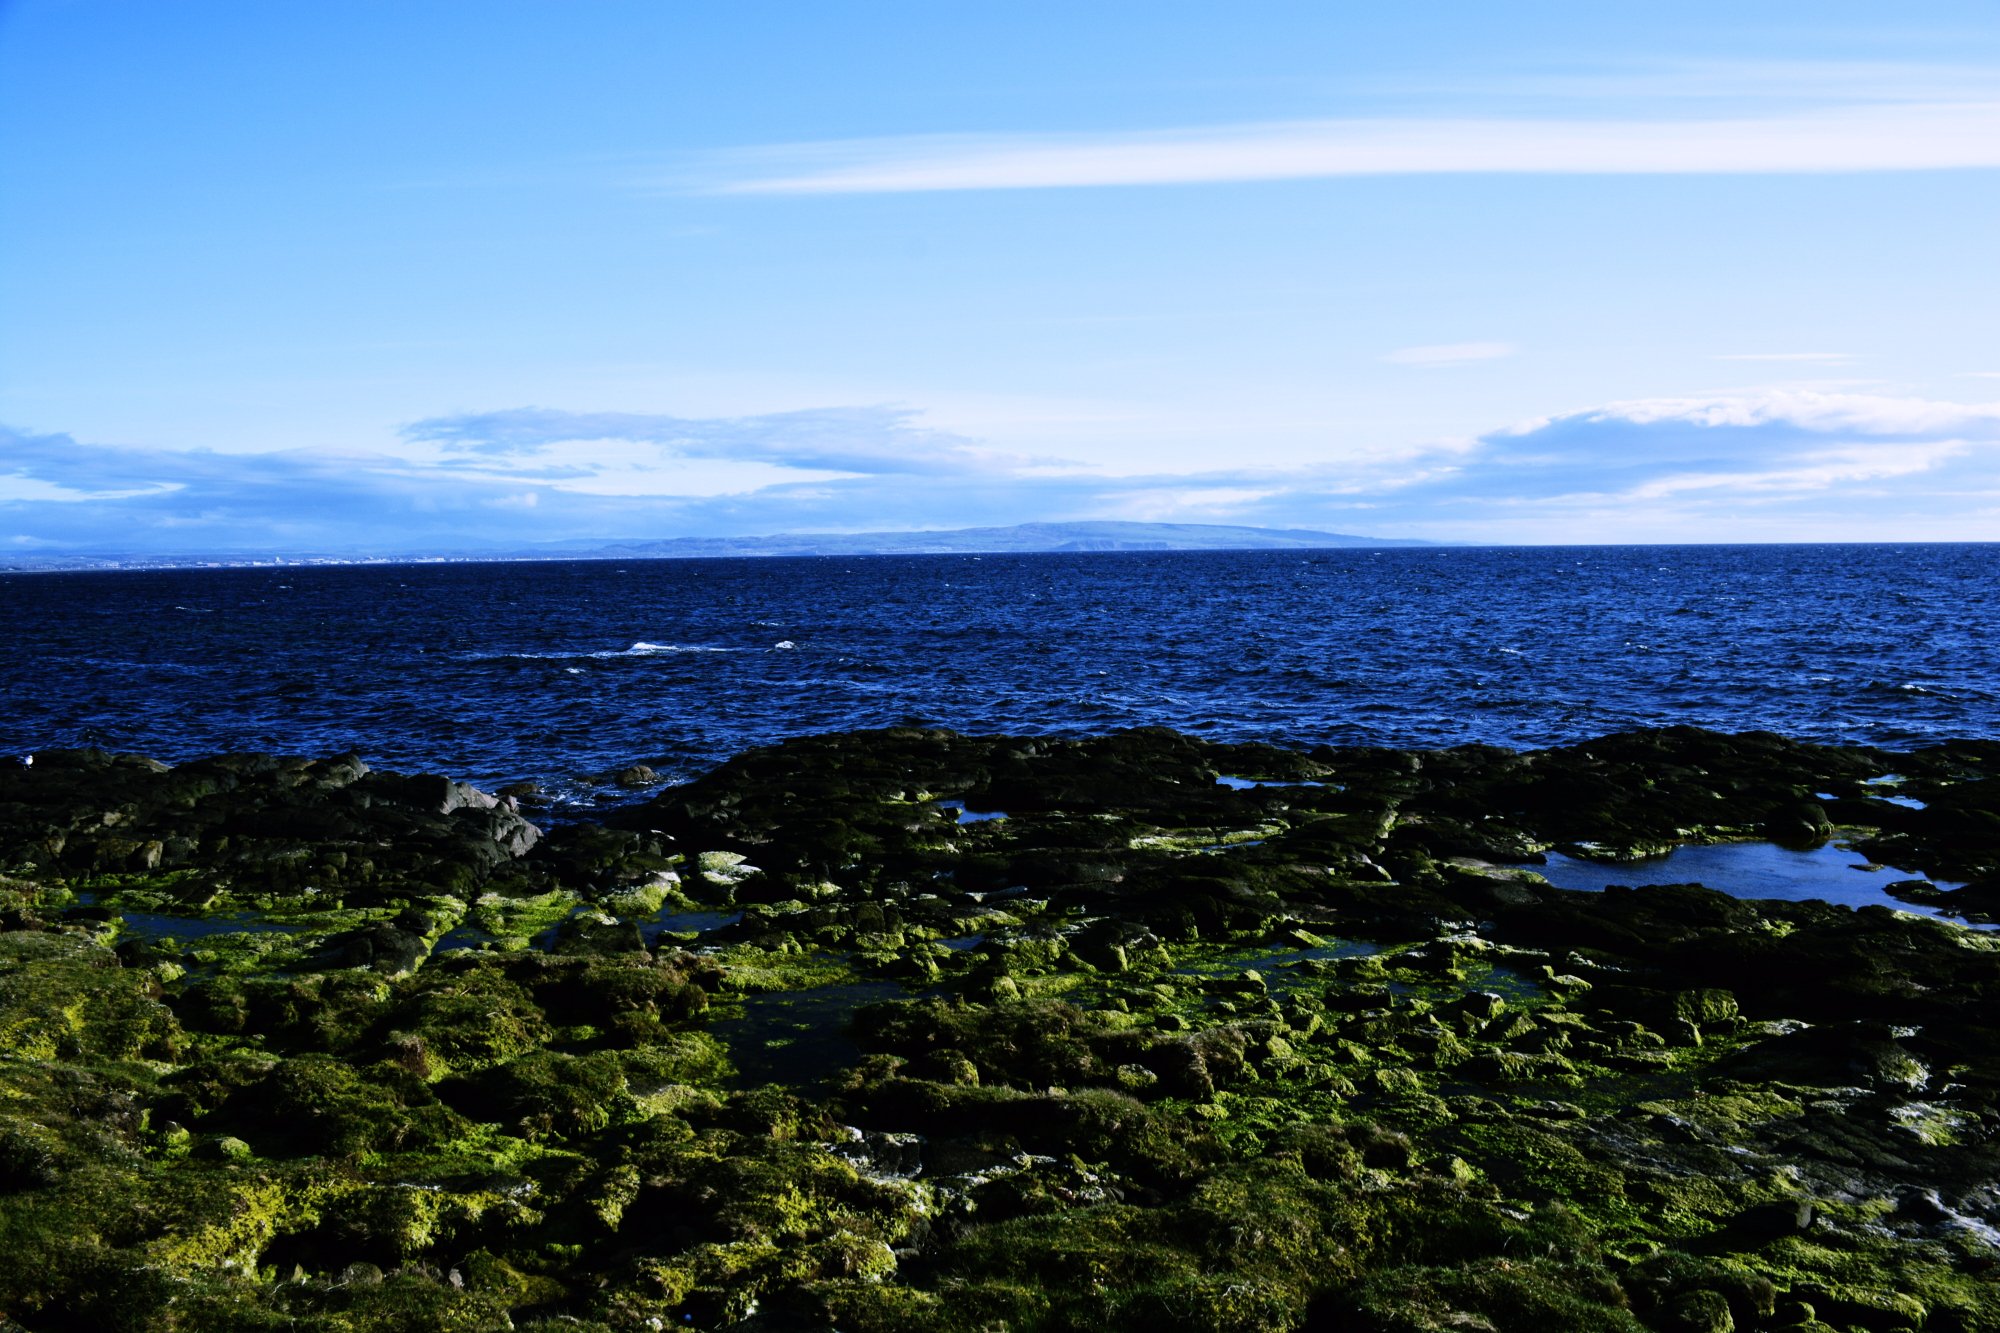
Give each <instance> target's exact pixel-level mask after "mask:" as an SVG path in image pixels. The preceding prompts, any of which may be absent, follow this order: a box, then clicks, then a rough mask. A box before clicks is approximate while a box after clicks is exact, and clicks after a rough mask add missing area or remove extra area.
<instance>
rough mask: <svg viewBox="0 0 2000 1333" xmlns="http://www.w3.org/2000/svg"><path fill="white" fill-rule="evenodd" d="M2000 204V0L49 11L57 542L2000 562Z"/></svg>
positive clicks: (19, 179)
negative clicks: (862, 540) (942, 543)
mask: <svg viewBox="0 0 2000 1333" xmlns="http://www.w3.org/2000/svg"><path fill="white" fill-rule="evenodd" d="M1654 10H1661V11H1670V12H1651V11H1654ZM1350 11H1351V12H1350ZM1377 11H1380V12H1377ZM1996 236H2000V21H1996V16H1995V14H1994V11H1993V9H1992V7H1991V5H1990V4H1989V3H1984V2H1983V0H1982V3H1963V4H1949V3H1914V4H1908V5H1902V6H1895V7H1885V6H1881V5H1879V4H1866V5H1863V4H1843V3H1760V4H1754V5H1745V4H1742V3H1740V2H1739V3H1733V4H1728V5H1718V4H1706V3H1685V4H1679V5H1674V6H1649V7H1641V6H1622V5H1620V6H1607V5H1603V4H1568V3H1564V4H1555V3H1548V4H1533V3H1526V4H1509V5H1505V6H1496V5H1487V4H1474V3H1445V4H1435V5H1428V6H1367V7H1363V6H1329V5H1308V4H1258V3H1246V4H1240V5H1235V6H1229V7H1226V8H1225V7H1222V6H1216V5H1213V4H1176V3H1161V2H1160V0H1153V2H1152V3H1146V4H1125V3H1100V4H1093V5H1089V6H1077V5H1061V6H1058V5H1053V4H1036V3H1017V4H1012V5H1007V6H981V7H973V6H948V5H937V4H935V3H931V4H922V5H918V4H907V5H905V4H887V3H880V4H852V3H827V4H821V5H813V6H799V5H777V4H756V3H736V4H727V5H725V4H719V3H718V4H694V3H676V4H667V3H651V2H649V3H615V2H613V0H591V3H585V4H573V5H559V4H555V3H547V2H544V3H534V4H509V3H501V2H499V0H482V2H481V3H479V4H471V3H455V4H434V3H423V2H422V0H398V2H397V3H393V4H390V3H367V2H366V0H354V2H351V3H342V4H330V3H328V4H317V5H308V4H296V5H294V4H287V5H268V4H256V3H249V0H241V2H239V3H228V4H222V3H203V2H201V0H184V2H182V3H176V4H174V5H160V4H155V3H140V2H138V0H14V3H11V4H10V3H6V0H0V552H4V551H9V550H11V551H17V552H30V553H32V552H60V551H67V550H93V551H98V550H132V551H148V552H166V551H181V552H198V551H223V550H269V551H309V550H310V551H376V552H393V551H415V550H427V549H450V548H455V547H459V546H466V547H476V546H479V545H482V544H491V543H501V544H521V543H525V542H531V541H536V540H545V539H558V538H575V537H584V536H603V537H606V538H615V537H666V536H677V535H718V534H729V533H760V532H778V531H807V530H857V529H870V528H904V527H955V526H969V525H974V524H987V523H1007V522H1019V521H1029V520H1057V519H1073V518H1132V519H1162V520H1175V521H1185V522H1219V523H1257V524H1270V525H1276V526H1312V527H1322V528H1328V529H1332V530H1336V531H1345V532H1360V533H1370V534H1377V535H1382V536H1396V537H1406V536H1415V537H1430V538H1438V539H1445V540H1459V541H1539V542H1600V541H1718V540H1722V541H1741V540H1754V541H1770V540H1843V539H1852V540H1919V539H1990V538H1993V537H1995V536H1996V535H2000V263H1996V262H1995V260H1994V252H1995V248H1996V247H1995V242H1994V238H1995V237H1996Z"/></svg>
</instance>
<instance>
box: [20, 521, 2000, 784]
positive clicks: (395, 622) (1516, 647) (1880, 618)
mask: <svg viewBox="0 0 2000 1333" xmlns="http://www.w3.org/2000/svg"><path fill="white" fill-rule="evenodd" d="M0 630H4V633H0V752H14V753H27V752H32V751H34V750H37V749H42V748H47V747H52V746H73V745H97V746H103V747H107V748H112V749H118V750H128V751H136V752H139V753H143V754H149V755H153V756H157V757H159V758H162V759H166V760H169V761H177V760H181V759H186V758H191V757H194V756H197V755H202V754H209V753H214V752H217V751H223V750H245V749H254V750H271V751H280V752H287V753H294V754H306V755H320V754H328V753H334V752H339V751H345V750H357V751H359V752H360V753H361V754H363V755H364V756H365V757H366V758H368V759H369V761H370V762H372V763H375V764H376V765H378V766H381V767H389V768H395V769H402V770H427V771H440V772H447V773H451V774H453V775H455V776H459V777H465V778H470V779H473V780H476V781H479V782H481V783H487V784H494V783H501V782H506V781H510V780H514V779H518V778H534V779H538V780H542V781H544V782H547V783H550V784H552V785H554V786H555V787H556V788H557V789H558V790H562V791H567V792H570V793H571V794H573V795H574V796H575V797H577V798H578V799H588V798H589V796H590V793H591V792H592V790H593V786H594V783H593V779H595V778H597V777H601V776H602V775H604V774H606V773H608V772H609V771H611V770H615V769H617V768H620V767H623V766H625V765H628V764H632V763H635V762H643V763H647V764H650V765H652V766H653V767H655V768H657V769H659V770H660V771H661V773H662V774H663V775H664V776H668V777H685V776H689V775H692V774H693V773H696V772H699V771H701V770H702V769H704V768H706V767H708V766H711V765H713V764H715V763H716V762H718V761H719V760H721V759H723V758H725V757H727V756H728V755H730V754H732V753H734V752H736V751H739V750H741V749H744V748H746V747H748V746H751V745H756V744H760V743H764V742H769V741H774V740H777V739H780V738H782V737H786V736H792V735H798V734H802V733H811V732H820V731H829V730H838V729H845V728H852V727H871V726H882V725H889V724H897V723H924V724H930V725H937V726H945V727H951V728H955V729H959V730H963V731H971V732H1026V733H1048V734H1057V735H1085V734H1094V733H1102V732H1106V731H1110V730H1114V729H1117V728H1121V727H1132V726H1140V725H1150V724H1159V725H1166V726H1171V727H1177V728H1180V729H1183V730H1185V731H1189V732H1193V733H1196V734H1199V735H1203V736H1208V737H1216V738H1231V739H1258V740H1269V741H1275V742H1280V743H1286V744H1301V745H1302V744H1314V743H1320V742H1332V743H1348V744H1352V743H1362V744H1377V745H1399V746H1400V745H1419V746H1443V745H1453V744H1459V743H1462V742H1467V741H1484V742H1491V743H1494V744H1499V745H1507V746H1539V745H1548V744H1554V743H1561V742H1566V741H1573V740H1578V739H1582V738H1586V737H1591V736H1596V735H1601V734H1603V733H1605V732H1609V731H1615V730H1618V729H1620V728H1626V727H1633V726H1640V725H1654V724H1662V723H1676V722H1681V723H1694V724H1697V725H1701V726H1707V727H1716V728H1722V729H1727V730H1749V729H1755V728H1765V729H1770V730H1775V731H1780V732H1785V733H1788V734H1791V735H1794V736H1800V737H1806V738H1812V739H1818V740H1824V741H1861V742H1871V743H1875V744H1880V745H1885V746H1890V747H1895V748H1909V747H1914V746H1918V745H1922V744H1925V743H1927V742H1931V741H1936V740H1939V739H1942V738H1946V737H1954V736H1978V737H1995V736H2000V545H1995V544H1980V545H1909V546H1879V545H1852V546H1841V545H1829V546H1742V547H1726V546H1688V547H1659V546H1647V547H1592V548H1576V547H1531V548H1521V547H1515V548H1437V549H1422V548H1419V549H1402V550H1383V551H1366V550H1339V551H1319V552H1296V551H1290V552H1282V553H1265V552H1220V553H1216V552H1173V553H1164V552H1163V553H1106V554H1078V555H1067V554H1062V555H987V556H962V555H955V556H876V557H839V558H827V559H741V560H687V561H679V560H675V561H633V562H627V563H616V562H607V561H576V562H562V563H534V564H521V563H514V564H426V565H396V566H382V565H373V566H297V567H284V568H272V567H262V568H251V569H209V570H174V571H160V572H147V571H121V572H106V573H94V572H93V573H60V574H53V573H52V574H10V575H0Z"/></svg>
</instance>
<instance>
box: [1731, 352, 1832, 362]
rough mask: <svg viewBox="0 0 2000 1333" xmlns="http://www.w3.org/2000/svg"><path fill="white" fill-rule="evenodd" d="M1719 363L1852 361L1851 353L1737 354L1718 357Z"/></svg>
mask: <svg viewBox="0 0 2000 1333" xmlns="http://www.w3.org/2000/svg"><path fill="white" fill-rule="evenodd" d="M1713 359H1714V360H1717V361H1779V362H1785V361H1798V362H1806V363H1813V364H1820V365H1838V364H1841V363H1843V362H1847V361H1852V360H1853V359H1854V355H1853V353H1851V352H1737V353H1735V354H1734V355H1730V356H1718V357H1715V358H1713Z"/></svg>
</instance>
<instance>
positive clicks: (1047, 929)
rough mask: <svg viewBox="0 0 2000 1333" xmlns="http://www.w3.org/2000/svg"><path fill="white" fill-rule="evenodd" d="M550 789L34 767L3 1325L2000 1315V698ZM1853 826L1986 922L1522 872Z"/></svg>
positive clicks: (26, 769)
mask: <svg viewBox="0 0 2000 1333" xmlns="http://www.w3.org/2000/svg"><path fill="white" fill-rule="evenodd" d="M643 779H644V775H643V774H634V776H633V778H632V780H633V781H635V782H637V781H643ZM536 818H537V815H536V793H535V791H534V790H533V789H532V788H522V789H518V790H509V791H506V792H502V793H497V794H490V795H489V794H487V793H482V792H479V791H476V790H474V789H472V788H471V787H468V786H465V785H464V784H461V783H454V782H452V781H450V780H448V779H446V778H442V777H422V776H419V777H402V776H395V775H389V774H382V773H375V772H370V771H369V770H368V768H367V766H366V765H365V764H364V763H362V762H361V761H360V760H358V759H356V758H355V757H353V756H344V757H337V758H332V759H326V760H320V761H316V762H308V761H304V760H295V759H283V758H275V757H271V756H259V755H235V756H222V757H218V758H215V759H210V760H203V761H198V762H194V763H188V764H182V765H180V766H178V767H173V768H169V767H167V766H166V765H163V764H158V763H155V762H152V761H149V760H145V759H140V758H136V757H132V756H117V755H109V754H104V753H101V752H94V751H64V752H46V753H42V754H38V755H36V756H35V757H34V760H33V762H32V764H31V765H22V764H14V765H9V766H7V767H4V768H0V1247H4V1253H5V1254H6V1256H7V1260H8V1261H7V1262H5V1263H0V1330H5V1329H27V1330H35V1331H36V1333H40V1331H41V1330H69V1329H133V1330H153V1329H203V1330H225V1329H226V1330H234V1329H277V1328H287V1329H291V1328H315V1329H318V1328H324V1329H385V1330H386V1329H427V1328H439V1329H468V1330H473V1329H506V1328H523V1329H526V1328H542V1329H619V1330H623V1329H658V1328H668V1327H672V1328H695V1329H723V1328H732V1329H742V1330H794V1329H796V1330H808V1329H811V1330H827V1329H840V1330H845V1331H847V1333H857V1331H866V1330H900V1329H912V1330H914V1329H946V1330H961V1329H962V1330H997V1329H1006V1330H1011V1331H1013V1333H1021V1331H1022V1330H1041V1329H1085V1328H1090V1329H1107V1328H1129V1327H1139V1326H1145V1325H1152V1326H1158V1327H1171V1328H1188V1329H1235V1330H1286V1329H1356V1330H1380V1331H1381V1333H1415V1331H1417V1330H1432V1329H1435V1330H1446V1329H1450V1330H1481V1329H1490V1330H1515V1329H1519V1330H1536V1331H1538V1333H1539V1331H1541V1330H1577V1331H1578V1333H1583V1331H1584V1330H1618V1329H1628V1330H1638V1329H1653V1330H1662V1331H1666V1330H1687V1331H1688V1333H1722V1331H1724V1330H1729V1329H1780V1328H1784V1329H1796V1330H1820V1329H1827V1328H1832V1329H1857V1328H1858V1329H1865V1330H1871V1333H1872V1331H1876V1330H1880V1331H1883V1333H1887V1331H1889V1330H1911V1331H1912V1333H1914V1331H1916V1330H1961V1329H1962V1330H1976V1329H2000V934H1995V933H1993V932H1990V931H1986V930H1982V929H1979V928H1978V927H1980V926H1983V925H1989V924H1992V922H1993V920H1994V917H1995V915H1996V914H2000V743H1994V742H1986V741H1967V742H1959V743H1953V744H1947V745H1942V746H1937V747H1933V748H1930V749H1926V750H1922V751H1918V752H1915V753H1890V752H1884V751H1879V750H1871V749H1866V748H1861V747H1827V746H1817V745H1808V744H1802V743H1797V742H1792V741H1788V740H1785V739H1783V738H1780V737H1777V736H1774V735H1769V734H1764V733H1750V734H1746V735H1738V736H1727V735H1720V734H1716V733H1711V732H1704V731H1699V730H1695V729H1690V728H1670V729H1662V730H1653V731H1643V732H1633V733H1626V734H1621V735H1617V736H1611V737H1606V738H1603V739H1601V740H1597V741H1592V742H1588V743H1585V744H1580V745H1574V746H1568V747H1564V748H1560V749H1552V750H1543V751H1534V752H1527V753H1516V752H1513V751H1507V750H1501V749H1494V748H1490V747H1463V748H1459V749H1453V750H1435V751H1402V750H1386V749H1360V748H1350V749H1319V750H1313V751H1309V752H1298V751H1290V750H1284V749H1278V748H1274V747H1267V746H1255V745H1224V744H1212V743H1205V742H1200V741H1196V740H1193V739H1190V738H1187V737H1184V736H1180V735H1177V734H1174V733H1171V732H1165V731H1158V730H1144V731H1134V732H1127V733H1121V734H1118V735H1114V736H1109V737H1105V738H1101V739H1097V740H1089V741H1057V740H1047V739H1020V738H1002V737H969V736H959V735H954V734H951V733H946V732H938V731H923V730H914V729H903V730H889V731H876V732H864V733H854V734H847V735H836V736H827V737H816V738H807V739H801V740H798V741H794V742H789V743H787V744H784V745H779V746H774V747H770V748H767V749H762V750H757V751H752V752H750V753H747V754H744V755H742V756H739V757H738V758H736V759H734V760H732V761H730V762H729V763H727V764H725V765H723V766H722V767H721V768H719V769H717V770H716V771H715V772H713V773H710V774H708V775H707V776H705V777H703V778H701V779H699V780H697V781H694V782H691V783H688V784H685V785H682V786H675V787H664V788H657V789H653V790H652V791H651V792H650V793H648V794H646V795H645V796H644V797H643V799H641V800H639V801H638V802H637V803H635V804H633V805H630V806H627V807H624V808H622V809H619V810H616V811H612V812H610V813H609V814H607V815H604V816H602V817H601V818H599V819H597V820H596V821H594V822H587V823H573V824H549V825H547V826H546V827H542V826H538V825H537V823H536V822H535V820H536ZM1828 840H1838V841H1839V842H1841V843H1842V844H1844V845H1848V846H1851V847H1852V848H1853V849H1854V851H1855V852H1856V853H1857V854H1858V855H1859V857H1861V858H1865V859H1867V860H1869V861H1871V862H1879V863H1882V864H1885V865H1890V866H1895V867H1898V868H1900V869H1902V870H1906V871H1908V872H1910V873H1909V876H1908V878H1907V880H1906V881H1905V882H1903V883H1901V884H1899V885H1897V886H1895V887H1894V889H1893V890H1892V892H1894V893H1895V894H1896V895H1897V896H1898V897H1899V898H1901V899H1902V900H1903V901H1905V902H1906V903H1908V904H1910V905H1911V906H1913V907H1915V908H1919V909H1921V912H1923V913H1932V914H1938V913H1942V914H1948V915H1950V916H1953V917H1956V918H1958V919H1959V921H1961V922H1963V923H1964V924H1955V923H1954V922H1952V921H1947V920H1943V919H1940V918H1939V917H1938V916H1937V915H1923V914H1920V913H1919V912H1912V911H1903V910H1895V909H1893V908H1892V907H1891V906H1889V905H1880V906H1868V907H1862V908H1860V909H1858V910H1857V909H1851V908H1848V907H1844V906H1837V905H1833V904H1830V903H1827V902H1819V901H1766V900H1746V899H1745V898H1742V897H1737V896H1731V893H1730V892H1729V889H1730V885H1728V884H1727V883H1720V882H1718V883H1715V884H1711V885H1708V886H1705V887H1704V886H1701V885H1672V886H1653V887H1644V888H1618V887H1609V888H1607V889H1606V890H1605V891H1603V892H1599V893H1585V892H1577V891H1573V890H1568V889H1559V888H1555V887H1552V886H1551V885H1550V884H1549V883H1548V882H1547V881H1546V879H1544V878H1543V876H1542V875H1541V874H1539V873H1538V869H1537V867H1538V866H1541V867H1543V868H1546V861H1545V858H1546V857H1547V856H1549V855H1550V854H1551V853H1557V852H1560V853H1563V854H1565V855H1568V856H1570V857H1574V858H1579V859H1582V860H1585V861H1587V862H1589V863H1591V864H1592V865H1596V866H1601V867H1602V869H1603V879H1604V883H1605V884H1606V885H1612V886H1615V885H1617V884H1618V883H1619V882H1620V881H1619V872H1620V867H1621V866H1622V865H1629V864H1631V863H1634V862H1636V861H1638V860H1640V859H1642V858H1647V857H1653V856H1657V855H1659V854H1662V853H1664V852H1666V851H1668V850H1670V849H1672V848H1674V847H1677V846H1680V845H1684V844H1691V843H1692V844H1698V843H1716V842H1733V841H1744V842H1776V843H1778V844H1780V845H1784V846H1810V845H1814V844H1823V843H1826V842H1827V841H1828Z"/></svg>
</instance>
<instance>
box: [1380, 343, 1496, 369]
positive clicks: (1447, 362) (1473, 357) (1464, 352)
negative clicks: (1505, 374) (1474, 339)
mask: <svg viewBox="0 0 2000 1333" xmlns="http://www.w3.org/2000/svg"><path fill="white" fill-rule="evenodd" d="M1520 350H1521V349H1520V348H1518V347H1516V346H1514V344H1512V343H1435V344H1432V345H1430V346H1426V347H1400V348H1397V349H1396V350H1395V351H1393V352H1390V353H1389V354H1388V355H1386V356H1384V357H1383V358H1382V359H1383V360H1384V361H1388V362H1390V363H1392V364H1394V365H1399V366H1462V365H1464V364H1465V363H1466V362H1468V361H1496V360H1499V359H1500V358H1502V357H1508V356H1513V355H1515V354H1516V353H1518V352H1519V351H1520Z"/></svg>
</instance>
